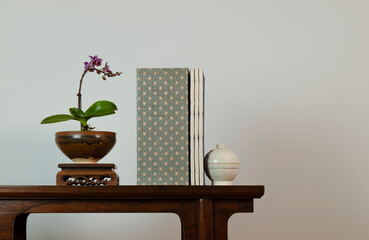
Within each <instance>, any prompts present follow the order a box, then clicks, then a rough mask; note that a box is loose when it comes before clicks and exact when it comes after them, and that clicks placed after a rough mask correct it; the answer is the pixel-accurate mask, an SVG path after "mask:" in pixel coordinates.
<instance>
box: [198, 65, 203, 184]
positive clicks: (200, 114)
mask: <svg viewBox="0 0 369 240" xmlns="http://www.w3.org/2000/svg"><path fill="white" fill-rule="evenodd" d="M198 124H199V174H200V182H199V185H205V177H204V72H203V69H201V68H200V69H199V123H198Z"/></svg>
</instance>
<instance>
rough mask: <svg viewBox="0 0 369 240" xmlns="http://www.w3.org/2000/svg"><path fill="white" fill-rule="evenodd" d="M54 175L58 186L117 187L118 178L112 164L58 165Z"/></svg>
mask: <svg viewBox="0 0 369 240" xmlns="http://www.w3.org/2000/svg"><path fill="white" fill-rule="evenodd" d="M58 167H59V168H61V171H60V172H58V173H57V175H56V185H59V186H108V185H119V176H118V175H117V174H116V173H115V172H114V169H115V168H116V167H115V165H114V164H110V163H100V164H76V163H74V164H59V165H58Z"/></svg>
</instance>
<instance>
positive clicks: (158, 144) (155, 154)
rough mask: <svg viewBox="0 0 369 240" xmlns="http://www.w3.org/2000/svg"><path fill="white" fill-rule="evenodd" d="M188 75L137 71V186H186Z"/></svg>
mask: <svg viewBox="0 0 369 240" xmlns="http://www.w3.org/2000/svg"><path fill="white" fill-rule="evenodd" d="M189 174H190V173H189V71H188V69H187V68H138V69H137V184H138V185H189V182H190V176H189Z"/></svg>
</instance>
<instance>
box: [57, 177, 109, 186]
mask: <svg viewBox="0 0 369 240" xmlns="http://www.w3.org/2000/svg"><path fill="white" fill-rule="evenodd" d="M63 180H64V182H65V183H66V185H71V186H106V185H109V182H111V177H109V176H98V177H94V176H64V178H63Z"/></svg>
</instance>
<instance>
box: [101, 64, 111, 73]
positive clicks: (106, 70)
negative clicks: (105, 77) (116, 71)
mask: <svg viewBox="0 0 369 240" xmlns="http://www.w3.org/2000/svg"><path fill="white" fill-rule="evenodd" d="M102 70H103V71H104V72H105V73H111V70H110V67H109V65H108V62H106V63H105V66H104V67H103V69H102Z"/></svg>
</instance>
